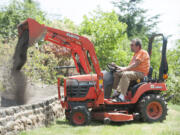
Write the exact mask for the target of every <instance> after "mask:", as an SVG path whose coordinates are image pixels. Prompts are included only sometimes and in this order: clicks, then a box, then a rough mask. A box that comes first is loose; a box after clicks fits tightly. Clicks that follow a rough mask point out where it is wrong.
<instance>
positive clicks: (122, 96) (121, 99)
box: [112, 94, 126, 102]
mask: <svg viewBox="0 0 180 135" xmlns="http://www.w3.org/2000/svg"><path fill="white" fill-rule="evenodd" d="M112 101H113V102H126V100H125V97H124V95H123V94H120V95H119V96H118V97H116V98H115V99H113V100H112Z"/></svg>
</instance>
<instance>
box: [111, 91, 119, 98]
mask: <svg viewBox="0 0 180 135" xmlns="http://www.w3.org/2000/svg"><path fill="white" fill-rule="evenodd" d="M118 96H119V92H118V91H117V90H115V91H114V92H113V94H112V96H111V98H116V97H118Z"/></svg>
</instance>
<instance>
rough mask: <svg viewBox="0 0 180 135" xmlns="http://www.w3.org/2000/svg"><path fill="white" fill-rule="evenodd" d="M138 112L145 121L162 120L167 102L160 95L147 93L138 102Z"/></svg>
mask: <svg viewBox="0 0 180 135" xmlns="http://www.w3.org/2000/svg"><path fill="white" fill-rule="evenodd" d="M139 112H140V117H141V119H142V120H143V121H145V122H150V123H152V122H157V121H160V122H162V121H163V120H165V119H166V115H167V103H166V101H165V100H164V98H163V97H161V96H160V95H155V94H151V95H147V96H145V97H143V98H142V99H141V100H140V102H139Z"/></svg>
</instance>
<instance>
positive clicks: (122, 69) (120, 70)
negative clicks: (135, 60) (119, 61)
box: [117, 67, 127, 72]
mask: <svg viewBox="0 0 180 135" xmlns="http://www.w3.org/2000/svg"><path fill="white" fill-rule="evenodd" d="M126 70H127V68H126V67H118V69H117V72H123V71H126Z"/></svg>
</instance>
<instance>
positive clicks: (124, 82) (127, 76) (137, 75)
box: [117, 71, 144, 99]
mask: <svg viewBox="0 0 180 135" xmlns="http://www.w3.org/2000/svg"><path fill="white" fill-rule="evenodd" d="M142 78H144V75H143V73H141V72H135V71H125V72H123V73H122V77H121V79H120V82H119V85H118V88H117V90H118V92H121V95H120V96H119V98H120V99H124V96H126V93H127V90H128V87H129V83H130V81H131V80H137V79H142Z"/></svg>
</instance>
